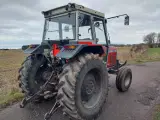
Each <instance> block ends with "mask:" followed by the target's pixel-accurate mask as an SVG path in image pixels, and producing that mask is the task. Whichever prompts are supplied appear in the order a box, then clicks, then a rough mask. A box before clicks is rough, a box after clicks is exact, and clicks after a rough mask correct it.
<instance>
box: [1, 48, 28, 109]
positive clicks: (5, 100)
mask: <svg viewBox="0 0 160 120" xmlns="http://www.w3.org/2000/svg"><path fill="white" fill-rule="evenodd" d="M24 58H25V56H24V54H23V52H22V51H21V50H7V51H3V50H0V108H3V107H5V106H7V105H10V104H12V103H13V102H16V101H19V100H20V99H21V98H22V97H23V94H22V93H21V92H20V89H19V87H18V80H17V77H18V68H19V67H20V66H21V63H22V61H23V60H24Z"/></svg>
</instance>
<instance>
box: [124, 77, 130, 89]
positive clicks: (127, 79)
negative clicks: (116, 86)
mask: <svg viewBox="0 0 160 120" xmlns="http://www.w3.org/2000/svg"><path fill="white" fill-rule="evenodd" d="M130 81H131V77H130V75H128V76H127V77H126V79H125V82H124V85H125V87H128V86H129V84H130Z"/></svg>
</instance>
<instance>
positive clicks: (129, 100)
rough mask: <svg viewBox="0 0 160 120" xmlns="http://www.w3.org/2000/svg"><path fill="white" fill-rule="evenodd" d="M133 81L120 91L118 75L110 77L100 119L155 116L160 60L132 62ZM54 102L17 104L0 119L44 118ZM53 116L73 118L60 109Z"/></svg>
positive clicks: (63, 119) (55, 118)
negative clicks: (153, 112) (127, 88)
mask: <svg viewBox="0 0 160 120" xmlns="http://www.w3.org/2000/svg"><path fill="white" fill-rule="evenodd" d="M129 67H130V68H131V69H132V71H133V82H132V85H131V88H130V90H129V91H128V92H126V93H120V92H118V91H117V89H116V86H115V76H111V77H110V90H109V97H108V103H107V104H106V110H105V111H104V112H103V113H102V114H101V116H100V117H99V119H98V120H144V119H146V120H151V114H150V111H151V110H152V107H153V106H154V104H155V102H156V100H157V99H158V97H159V96H160V62H154V63H145V64H141V65H130V66H129ZM52 104H53V102H47V103H41V104H39V105H32V104H30V105H28V106H27V107H26V108H24V109H21V108H19V104H15V105H13V106H11V107H10V108H6V109H4V110H3V111H1V112H0V120H43V115H44V114H45V112H47V111H48V110H49V109H50V108H51V106H52ZM51 120H69V119H68V118H67V117H65V116H63V115H62V112H61V110H59V111H57V112H56V113H55V114H54V115H53V117H52V119H51Z"/></svg>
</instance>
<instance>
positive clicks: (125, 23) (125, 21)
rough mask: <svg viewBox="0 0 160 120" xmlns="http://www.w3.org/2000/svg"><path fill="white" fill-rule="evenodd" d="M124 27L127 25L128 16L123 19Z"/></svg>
mask: <svg viewBox="0 0 160 120" xmlns="http://www.w3.org/2000/svg"><path fill="white" fill-rule="evenodd" d="M124 25H129V16H128V15H127V16H126V17H125V18H124Z"/></svg>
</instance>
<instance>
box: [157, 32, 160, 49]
mask: <svg viewBox="0 0 160 120" xmlns="http://www.w3.org/2000/svg"><path fill="white" fill-rule="evenodd" d="M157 44H158V47H160V33H158V35H157Z"/></svg>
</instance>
